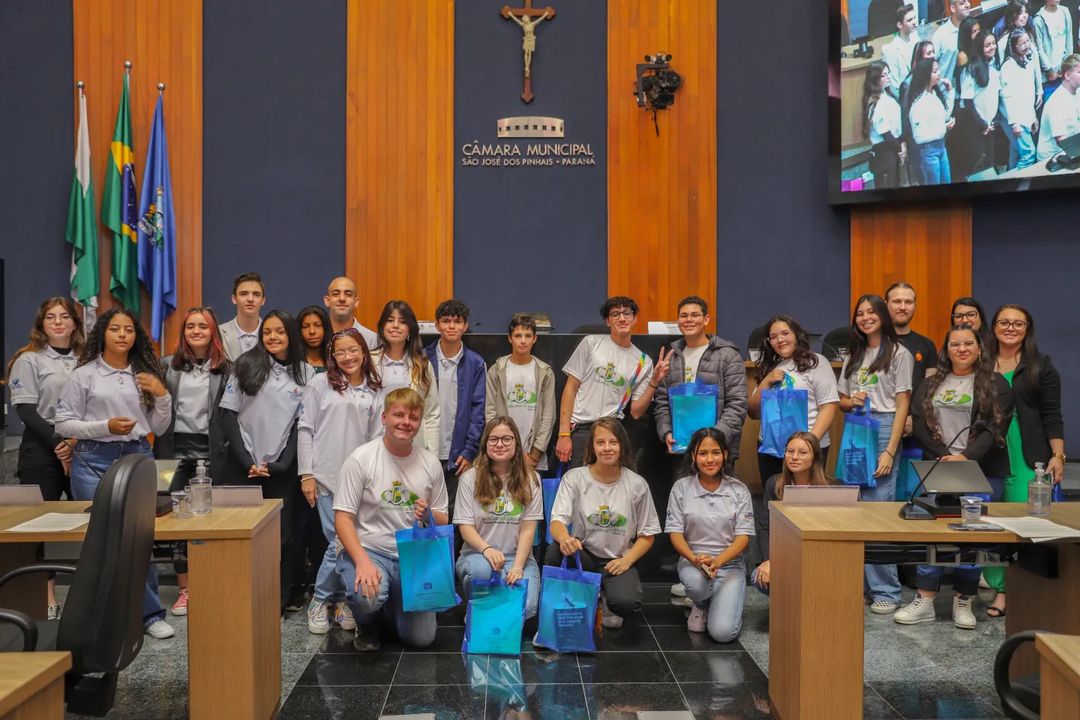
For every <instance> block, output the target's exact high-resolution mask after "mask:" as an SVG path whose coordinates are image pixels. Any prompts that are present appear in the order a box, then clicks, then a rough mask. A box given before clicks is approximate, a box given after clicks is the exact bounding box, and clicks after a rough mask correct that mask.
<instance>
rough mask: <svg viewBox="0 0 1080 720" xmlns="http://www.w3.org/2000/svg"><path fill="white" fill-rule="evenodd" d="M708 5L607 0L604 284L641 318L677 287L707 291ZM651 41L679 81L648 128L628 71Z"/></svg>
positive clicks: (710, 230)
mask: <svg viewBox="0 0 1080 720" xmlns="http://www.w3.org/2000/svg"><path fill="white" fill-rule="evenodd" d="M716 12H717V3H716V2H714V1H712V0H663V1H661V2H645V3H643V2H637V0H608V154H609V160H608V292H609V293H610V294H612V295H616V294H619V295H622V294H625V295H631V296H633V297H634V298H635V299H636V300H637V302H638V304H639V305H640V306H641V314H640V317H641V319H642V320H663V319H668V320H671V319H674V317H675V310H676V308H675V304H676V303H677V302H678V301H679V299H681V298H682V297H684V296H686V295H690V294H696V295H701V296H702V297H704V298H705V299H706V300H709V301H710V303H711V304H715V301H716V267H717V262H716V257H717V255H716V254H717V232H716V228H717V223H716V205H717V202H716ZM659 51H664V52H668V53H670V54H672V55H673V56H674V57H673V60H672V62H671V64H672V67H673V68H674V69H675V70H676V71H677V72H678V73H679V74H680V75H682V76H683V86H682V87H681V88H680V89H679V91H678V92H677V93H676V95H675V105H674V106H673V107H672V108H670V109H668V110H665V111H661V112H660V113H659V122H660V136H659V137H657V135H656V131H655V129H654V127H653V120H652V116H651V114H650V113H647V112H645V110H643V109H641V108H639V107H637V103H636V102H635V99H634V96H633V79H634V66H635V65H636V64H637V63H639V62H643V58H644V56H645V55H646V54H650V55H651V54H654V53H656V52H659ZM731 210H732V212H737V210H738V209H737V208H732V209H731ZM713 326H714V327H715V322H714V323H713ZM638 330H639V331H643V330H644V327H643V326H642V325H640V324H639V327H638Z"/></svg>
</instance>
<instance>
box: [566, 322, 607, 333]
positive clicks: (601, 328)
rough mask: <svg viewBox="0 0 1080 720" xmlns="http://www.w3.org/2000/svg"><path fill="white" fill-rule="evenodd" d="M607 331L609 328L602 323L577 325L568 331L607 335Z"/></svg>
mask: <svg viewBox="0 0 1080 720" xmlns="http://www.w3.org/2000/svg"><path fill="white" fill-rule="evenodd" d="M609 332H611V328H609V327H608V326H607V325H603V324H596V325H578V326H577V327H576V328H574V329H573V330H571V331H570V333H571V334H573V335H607V334H608V333H609Z"/></svg>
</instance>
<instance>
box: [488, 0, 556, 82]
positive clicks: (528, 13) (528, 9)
mask: <svg viewBox="0 0 1080 720" xmlns="http://www.w3.org/2000/svg"><path fill="white" fill-rule="evenodd" d="M501 14H502V16H503V17H504V18H506V19H507V20H513V21H514V22H515V23H517V24H518V25H519V26H520V27H521V31H522V33H523V35H524V37H523V39H522V42H521V49H522V51H523V52H524V54H525V84H524V88H523V89H522V91H521V99H522V100H523V101H524V102H526V103H529V102H532V99H533V92H532V56H533V53H534V52H536V26H537V25H539V24H540V23H542V22H543V21H544V20H548V19H550V18H553V17H555V8H553V7H551V6H550V5H549V6H548V7H546V8H543V9H540V8H534V7H533V6H532V0H525V7H521V8H511V7H510V6H509V5H503V9H502V13H501Z"/></svg>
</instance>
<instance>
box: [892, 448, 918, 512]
mask: <svg viewBox="0 0 1080 720" xmlns="http://www.w3.org/2000/svg"><path fill="white" fill-rule="evenodd" d="M922 458H923V451H922V448H920V447H903V448H902V449H901V451H900V457H899V461H900V469H899V470H898V471H897V473H896V499H897V500H906V499H907V498H909V497H911V493H912V492H913V491H914V490H915V488H916V486H918V484H919V473H917V472H915V466H914V465H912V464H911V461H912V460H922Z"/></svg>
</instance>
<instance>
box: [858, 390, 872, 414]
mask: <svg viewBox="0 0 1080 720" xmlns="http://www.w3.org/2000/svg"><path fill="white" fill-rule="evenodd" d="M855 410H856V411H858V410H862V412H856V414H857V415H862V416H863V417H870V413H871V410H870V396H869V395H867V396H866V399H865V400H863V405H862V407H861V408H855Z"/></svg>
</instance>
